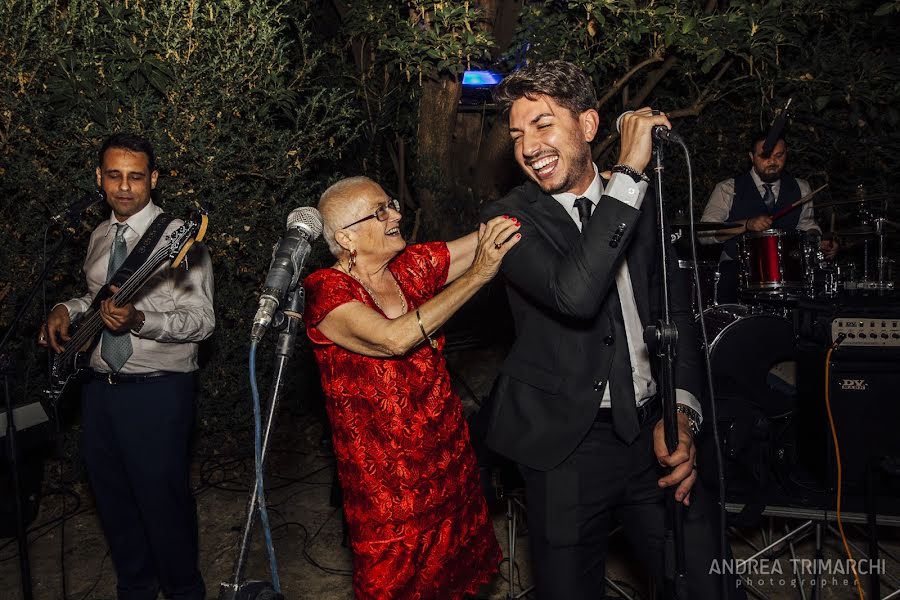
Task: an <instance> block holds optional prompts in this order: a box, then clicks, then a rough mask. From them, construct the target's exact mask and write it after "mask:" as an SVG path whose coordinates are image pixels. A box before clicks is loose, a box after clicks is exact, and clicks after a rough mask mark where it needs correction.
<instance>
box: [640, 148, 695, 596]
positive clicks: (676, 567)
mask: <svg viewBox="0 0 900 600" xmlns="http://www.w3.org/2000/svg"><path fill="white" fill-rule="evenodd" d="M653 158H654V167H653V170H654V172H655V174H656V186H655V191H656V216H657V219H656V221H657V227H658V228H659V244H660V260H661V261H662V262H661V264H660V276H661V278H662V279H661V280H662V286H661V290H662V298H661V300H662V307H663V318H662V319H661V320H660V322H659V323H658V324H657V325H656V329H655V331H654V330H653V329H652V327H653V326H650V327H648V328H647V330H646V331H645V333H644V339H645V340H647V341H648V343H649V345H650V351H651V352H652V351H654V346H655V350H656V352H657V354H658V355H659V356H660V357H661V358H662V365H661V367H662V368H661V369H660V380H661V381H659V382H657V383H658V385H657V388H658V389H659V390H660V393H661V394H662V399H663V429H664V432H665V439H666V447H667V448H668V449H669V453H670V454H671V453H672V452H674V451H675V448H676V447H677V446H678V417H677V415H676V412H675V374H674V373H675V366H674V365H675V342H676V340H677V339H678V331H677V329H676V327H675V324H674V323H673V322H672V316H671V313H672V310H671V298H670V296H669V269H668V252H669V248H668V243H669V241H668V239H667V235H666V215H665V210H664V204H663V171H664V170H665V167H664V166H663V144H662V143H659V142H657V143H655V144H653ZM653 338H655V341H656V342H657V343H654V339H653ZM666 507H667V509H668V511H669V513H670V517H671V518H670V519H669V522H670V523H671V529H670V528H668V527H667V529H666V534H665V541H664V545H665V556H664V559H663V560H664V575H665V583H666V587H667V588H668V589H667V590H666V592H667V593H666V598H667V599H669V598H673V599H676V600H687V569H686V566H685V565H686V563H685V556H684V511H683V508H682V505H681V503H680V502H676V501H675V488H673V487H670V488H669V489H668V490H666Z"/></svg>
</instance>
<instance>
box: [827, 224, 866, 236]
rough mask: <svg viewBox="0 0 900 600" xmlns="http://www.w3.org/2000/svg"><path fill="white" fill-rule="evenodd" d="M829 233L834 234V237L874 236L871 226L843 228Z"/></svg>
mask: <svg viewBox="0 0 900 600" xmlns="http://www.w3.org/2000/svg"><path fill="white" fill-rule="evenodd" d="M831 233H834V235H875V228H874V227H872V226H871V225H856V226H854V227H844V228H843V229H838V230H837V231H833V232H831Z"/></svg>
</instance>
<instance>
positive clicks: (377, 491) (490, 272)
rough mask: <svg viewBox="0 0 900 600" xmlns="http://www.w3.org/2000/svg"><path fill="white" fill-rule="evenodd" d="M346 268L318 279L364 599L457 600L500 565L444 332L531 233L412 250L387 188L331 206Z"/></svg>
mask: <svg viewBox="0 0 900 600" xmlns="http://www.w3.org/2000/svg"><path fill="white" fill-rule="evenodd" d="M319 211H320V212H321V213H322V218H323V221H324V237H325V239H326V241H327V242H328V246H329V249H330V250H331V252H332V254H334V256H335V258H336V259H337V261H336V262H335V263H334V265H332V266H331V267H329V268H327V269H321V270H319V271H316V272H315V273H313V274H311V275H310V276H309V277H307V278H306V282H305V286H306V292H307V304H306V314H305V321H306V328H307V333H308V335H309V338H310V340H311V341H312V343H313V351H314V353H315V356H316V360H317V362H318V364H319V368H320V371H321V375H322V387H323V389H324V391H325V396H326V398H327V411H328V416H329V419H330V420H331V426H332V432H333V440H334V450H335V455H336V457H337V468H338V475H339V477H340V481H341V485H342V487H343V492H344V511H345V514H346V517H347V524H348V525H349V528H350V542H351V547H352V549H353V555H354V559H353V565H354V576H353V589H354V591H355V594H356V597H357V598H358V599H373V600H374V599H377V600H386V599H392V598H396V599H403V600H409V599H440V600H453V599H458V598H463V597H464V596H465V595H467V594H474V593H475V592H476V591H477V590H478V588H479V587H480V586H481V585H482V584H484V583H487V582H488V581H489V580H490V578H491V577H492V575H493V574H494V572H496V570H497V566H498V564H499V561H500V559H501V556H502V555H501V553H500V548H499V546H498V544H497V539H496V537H495V535H494V530H493V527H492V525H491V521H490V519H489V515H488V511H487V505H486V503H485V500H484V496H483V495H482V491H481V486H480V481H479V475H478V468H477V465H476V463H475V454H474V452H473V450H472V446H471V443H470V441H469V432H468V427H467V425H466V421H465V419H464V416H463V412H462V405H461V403H460V400H459V398H458V397H457V396H456V394H455V393H454V392H453V391H452V389H451V388H450V376H449V375H448V373H447V367H446V364H445V362H444V357H443V355H442V349H443V347H444V337H443V335H441V334H440V333H439V332H438V329H439V328H440V327H441V325H443V324H444V323H445V322H446V321H447V319H448V318H449V317H450V316H451V315H452V314H453V313H454V312H456V311H457V310H458V309H459V308H460V307H461V306H462V305H463V303H465V302H466V301H467V300H468V299H469V298H471V297H472V295H473V294H475V292H476V291H478V289H480V288H481V287H482V286H483V285H484V284H485V283H487V282H488V281H489V280H490V279H491V278H492V277H494V275H496V274H497V270H498V268H499V266H500V261H501V260H502V258H503V256H504V255H505V254H506V252H507V251H508V250H509V249H510V248H511V247H512V246H513V245H515V244H516V243H517V242H518V240H519V238H520V234H519V233H518V229H519V225H518V223H517V222H516V221H515V220H514V219H509V218H506V217H497V218H495V219H493V220H491V221H490V222H488V223H487V224H482V225H481V226H480V227H479V230H478V232H475V233H472V234H470V235H467V236H465V237H463V238H460V239H457V240H454V241H451V242H446V243H444V242H436V243H426V244H415V245H410V246H407V244H406V241H405V240H404V239H403V237H402V236H401V235H400V230H399V228H398V225H399V223H400V212H399V205H398V204H397V202H396V201H395V200H391V199H390V198H389V197H388V196H387V194H385V192H384V190H382V189H381V186H379V185H378V184H377V183H375V182H374V181H372V180H370V179H367V178H365V177H353V178H350V179H344V180H342V181H340V182H338V183H336V184H334V185H333V186H331V187H330V188H329V189H328V190H326V191H325V193H324V194H323V195H322V198H321V200H320V202H319Z"/></svg>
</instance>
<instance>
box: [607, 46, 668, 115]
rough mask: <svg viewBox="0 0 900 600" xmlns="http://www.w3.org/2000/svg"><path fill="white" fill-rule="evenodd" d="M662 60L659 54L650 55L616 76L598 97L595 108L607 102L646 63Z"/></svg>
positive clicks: (650, 63)
mask: <svg viewBox="0 0 900 600" xmlns="http://www.w3.org/2000/svg"><path fill="white" fill-rule="evenodd" d="M662 60H663V59H662V57H661V56H651V57H650V58H648V59H647V60H645V61H643V62H641V63H638V64H637V65H635V66H634V67H632V68H631V69H630V70H629V71H628V72H627V73H625V74H624V75H622V76H621V77H620V78H618V79H617V80H616V81H615V82H613V85H612V87H611V88H609V89H608V90H607V91H606V93H605V94H603V96H602V97H601V98H600V100H598V101H597V110H600V109H601V108H602V107H603V105H604V104H606V103H607V102H609V101H610V100H611V99H612V97H613V96H615V95H616V94H618V93H619V91H621V89H622V88H623V87H625V84H626V83H628V80H629V79H631V78H632V77H634V76H635V75H636V74H637V72H638V71H640V70H641V69H643V68H644V67H646V66H647V65H652V64H653V63H658V62H662Z"/></svg>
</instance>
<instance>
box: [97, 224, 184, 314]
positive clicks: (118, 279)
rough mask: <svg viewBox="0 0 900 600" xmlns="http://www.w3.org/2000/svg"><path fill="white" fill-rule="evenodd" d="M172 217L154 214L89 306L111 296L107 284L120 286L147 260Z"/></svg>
mask: <svg viewBox="0 0 900 600" xmlns="http://www.w3.org/2000/svg"><path fill="white" fill-rule="evenodd" d="M173 219H175V217H173V216H172V215H167V214H166V213H159V214H158V215H157V216H156V219H154V220H153V222H152V223H151V224H150V227H148V228H147V231H145V232H144V235H143V236H141V239H140V240H138V243H137V246H135V247H134V250H132V251H131V252H130V253H129V254H128V257H127V258H126V259H125V262H123V263H122V266H121V267H119V270H118V271H116V274H115V275H113V276H112V279H110V280H109V283H107V284H106V285H104V286H103V287H102V288H100V291H99V292H98V293H97V295H96V296H95V297H94V300H93V301H92V302H91V308H93V309H99V308H100V303H101V302H103V301H104V300H106V299H107V298H109V297H110V296H112V292H110V291H109V286H111V285H114V286H117V287H121V286H122V284H123V283H125V282H126V281H128V278H129V277H131V276H132V275H134V272H135V271H137V270H138V269H140V268H141V265H143V264H144V263H145V262H147V259H148V258H149V257H150V255H151V254H152V253H153V249H154V248H156V244H157V243H158V242H159V240H160V238H161V237H162V235H163V233H164V232H165V231H166V227H168V226H169V223H171V222H172V220H173Z"/></svg>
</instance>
